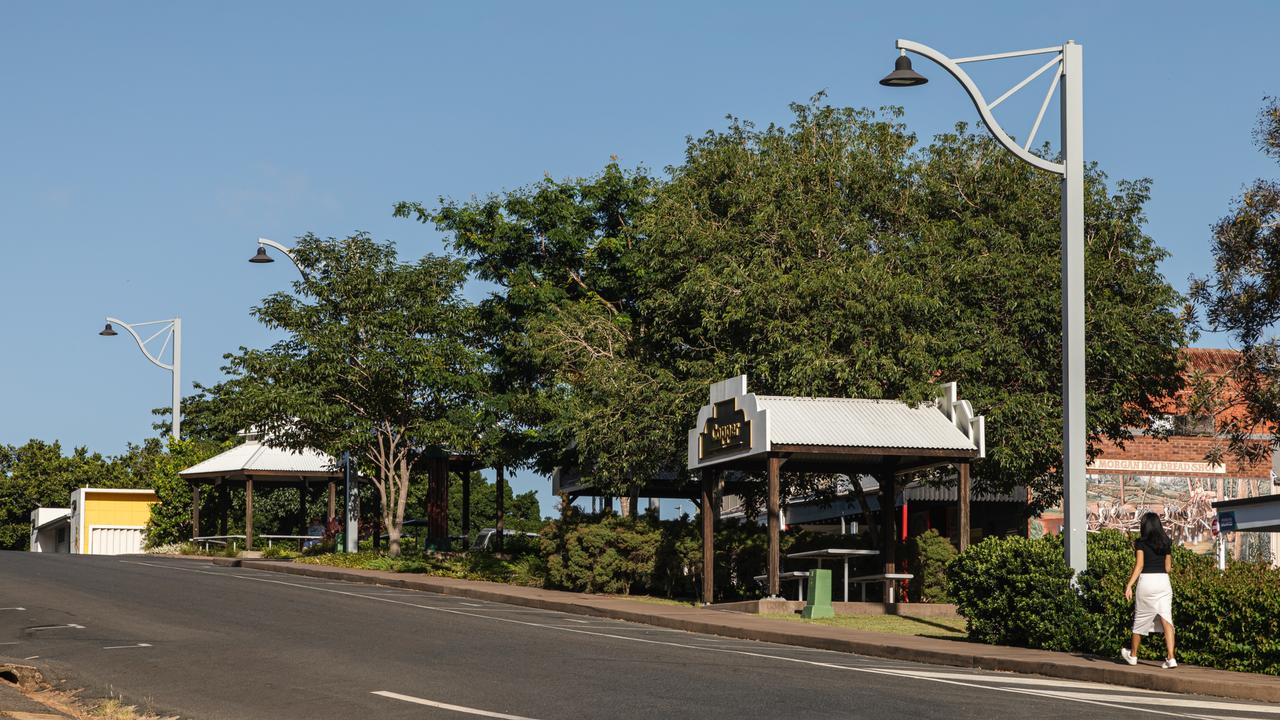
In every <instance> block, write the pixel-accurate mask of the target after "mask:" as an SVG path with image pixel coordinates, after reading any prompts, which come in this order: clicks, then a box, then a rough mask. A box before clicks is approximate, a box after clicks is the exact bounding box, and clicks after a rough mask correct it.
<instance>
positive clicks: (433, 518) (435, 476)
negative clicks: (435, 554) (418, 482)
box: [427, 457, 449, 550]
mask: <svg viewBox="0 0 1280 720" xmlns="http://www.w3.org/2000/svg"><path fill="white" fill-rule="evenodd" d="M427 538H428V542H429V543H431V544H432V545H433V546H434V547H435V549H437V550H447V549H449V458H447V457H442V458H441V457H435V458H431V459H430V462H429V463H428V465H427Z"/></svg>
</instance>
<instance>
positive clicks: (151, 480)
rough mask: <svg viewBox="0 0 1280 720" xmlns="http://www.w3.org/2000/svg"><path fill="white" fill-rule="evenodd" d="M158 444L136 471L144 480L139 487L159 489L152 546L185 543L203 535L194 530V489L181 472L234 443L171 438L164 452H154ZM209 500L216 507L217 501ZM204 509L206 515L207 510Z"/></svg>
mask: <svg viewBox="0 0 1280 720" xmlns="http://www.w3.org/2000/svg"><path fill="white" fill-rule="evenodd" d="M156 444H158V443H156ZM154 445H155V444H153V445H152V448H153V450H152V452H151V453H148V457H146V458H145V460H143V461H142V462H139V463H138V464H137V466H136V471H135V472H137V473H138V474H137V476H136V477H138V479H139V480H140V481H141V483H140V485H139V486H140V487H149V488H151V489H153V490H155V492H156V499H157V500H158V501H159V502H157V503H156V504H155V505H152V506H151V519H150V520H149V521H148V522H147V545H148V547H156V546H158V545H165V544H168V543H176V542H182V541H185V540H187V539H189V538H191V537H192V536H194V535H198V534H200V533H199V532H197V531H196V530H198V528H197V529H193V528H192V527H191V486H190V485H189V484H188V483H187V482H186V481H185V480H183V479H182V478H181V477H179V475H178V473H179V472H181V471H183V470H185V469H187V468H189V467H191V466H192V465H195V464H196V463H198V462H201V461H204V460H207V459H209V458H210V457H213V456H214V455H216V454H218V453H219V452H222V451H223V450H226V449H228V448H229V447H230V446H231V443H224V444H217V443H210V442H205V441H199V440H173V439H172V438H170V439H168V440H167V441H166V444H165V445H164V446H163V448H162V449H161V451H160V452H154ZM206 500H207V501H209V502H208V503H207V504H209V505H212V500H213V498H206ZM201 510H202V514H203V513H204V509H203V507H202V509H201ZM202 524H203V523H202Z"/></svg>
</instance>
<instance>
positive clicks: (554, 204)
mask: <svg viewBox="0 0 1280 720" xmlns="http://www.w3.org/2000/svg"><path fill="white" fill-rule="evenodd" d="M792 109H793V113H794V117H793V120H792V122H791V123H790V124H789V125H787V126H781V125H770V126H768V127H766V128H758V127H756V126H754V125H753V124H752V123H750V122H747V121H744V120H739V119H734V118H731V119H730V120H729V123H728V126H727V127H726V128H724V129H721V130H712V131H708V132H707V133H705V134H704V135H702V136H699V137H694V138H690V139H689V140H688V142H687V146H686V151H685V157H684V160H683V162H682V163H680V164H679V165H676V166H673V167H670V168H668V169H667V177H666V178H665V179H662V180H658V179H654V178H651V177H649V176H648V175H647V174H646V172H645V171H644V170H643V169H638V170H635V171H630V172H628V171H625V170H622V169H620V168H618V167H617V166H616V165H615V164H610V165H608V166H606V168H605V169H604V171H602V172H601V173H600V174H599V175H597V176H594V177H590V178H585V179H580V180H574V181H563V182H556V181H551V180H544V181H542V182H541V183H538V184H535V185H533V186H530V187H528V188H523V189H520V190H516V191H513V192H511V193H508V194H506V195H504V196H495V197H489V198H484V199H480V200H475V201H471V202H468V203H462V204H459V203H454V202H449V201H445V202H443V203H442V204H441V206H440V207H439V208H437V209H435V210H429V209H426V208H424V207H423V206H421V205H414V204H402V205H401V206H399V209H398V210H399V212H400V213H401V214H414V215H416V217H417V218H418V219H419V220H422V221H424V222H433V223H435V224H436V226H437V227H438V228H440V229H441V230H443V231H445V232H446V233H448V234H449V237H450V238H451V240H452V242H453V245H454V247H455V249H457V250H458V251H460V252H462V253H463V254H464V255H465V256H466V257H467V258H468V262H469V264H470V265H471V267H473V268H477V269H479V271H480V273H481V275H482V277H485V278H486V279H489V280H492V281H494V282H496V283H497V285H498V289H497V290H495V292H494V293H493V294H492V295H491V297H490V298H488V299H487V300H486V305H487V306H488V307H489V309H490V314H492V315H495V316H500V317H502V318H503V319H504V322H506V323H508V325H507V328H506V330H505V331H504V332H503V334H502V336H501V337H500V338H499V339H498V340H497V342H499V344H500V345H501V346H502V350H501V352H502V353H504V354H503V355H501V356H500V357H499V358H498V360H497V362H498V363H499V364H501V365H503V366H504V367H507V365H506V364H507V363H511V362H512V358H518V359H519V361H520V362H519V364H518V365H517V364H515V363H513V364H512V365H511V366H510V367H512V368H514V369H518V371H519V373H520V374H521V377H522V378H524V380H523V382H522V383H521V385H520V388H519V390H520V394H521V397H522V402H523V403H525V406H526V407H530V408H537V412H531V413H528V414H527V415H525V416H524V421H525V423H526V424H527V425H528V426H529V427H542V428H544V431H543V432H544V435H543V439H544V440H545V442H544V444H543V445H542V446H541V447H538V448H536V452H537V453H538V457H539V461H540V463H539V464H541V465H543V466H546V465H551V464H555V463H556V462H557V461H559V460H561V459H562V458H563V457H564V455H565V451H566V449H568V448H572V449H573V455H575V456H576V460H577V462H578V463H579V464H580V465H581V467H582V470H583V474H584V477H589V478H591V479H592V481H593V482H594V483H595V484H596V485H597V486H599V487H602V488H604V489H606V490H608V491H610V492H615V493H618V494H621V493H624V492H626V490H627V489H628V488H630V487H633V486H635V485H637V484H641V483H643V482H645V481H647V480H648V479H650V478H652V477H654V476H655V474H657V473H658V472H661V471H663V470H671V469H682V468H683V467H684V457H683V450H684V446H685V442H684V437H685V431H686V429H687V427H688V425H689V423H690V422H691V421H692V418H693V417H694V416H695V414H696V409H697V407H698V406H699V405H701V404H702V403H703V402H704V401H705V400H704V398H705V392H706V387H707V385H708V384H709V383H711V382H714V381H717V380H720V379H723V378H725V377H729V376H732V375H736V374H739V373H745V374H747V375H748V376H749V378H750V383H751V387H752V389H753V390H754V391H756V392H760V393H769V394H793V395H810V396H812V395H825V396H854V397H875V398H901V399H904V400H907V401H917V400H923V399H926V398H928V397H929V396H930V394H931V393H932V391H933V390H932V387H933V386H934V385H935V384H936V383H939V382H946V381H951V380H956V381H959V383H960V387H961V393H962V395H963V396H964V397H966V398H968V399H970V400H972V401H973V403H974V407H975V408H976V409H977V410H978V411H979V412H982V413H985V414H986V416H987V421H988V422H987V428H988V447H989V449H990V453H989V458H988V459H987V461H985V462H983V463H980V464H979V465H978V466H977V467H976V468H975V486H976V487H977V488H979V489H985V490H1006V489H1008V488H1009V487H1011V486H1013V485H1017V484H1025V485H1030V486H1032V487H1033V488H1034V489H1035V490H1036V491H1037V493H1038V497H1039V498H1040V500H1041V503H1042V504H1052V503H1053V502H1056V500H1057V499H1058V497H1059V496H1060V483H1061V479H1060V478H1059V477H1058V476H1057V470H1056V468H1057V466H1058V465H1059V464H1060V458H1061V449H1060V446H1061V430H1060V428H1061V400H1060V389H1061V371H1060V367H1061V365H1060V348H1061V345H1060V335H1061V331H1060V328H1061V325H1060V322H1061V320H1060V296H1059V280H1058V267H1059V262H1058V254H1059V248H1058V245H1059V225H1058V205H1059V194H1058V184H1057V180H1056V178H1054V177H1052V176H1048V175H1046V174H1043V173H1039V172H1037V171H1035V170H1034V169H1032V168H1031V167H1030V166H1026V165H1024V164H1021V163H1020V162H1019V161H1018V160H1017V159H1016V158H1013V157H1012V156H1010V155H1009V154H1008V153H1007V152H1004V151H1002V150H1001V149H1000V148H999V147H998V146H996V145H995V144H994V143H993V142H992V141H989V140H988V139H986V138H985V136H981V137H980V136H977V135H975V134H973V133H970V132H969V131H968V130H967V129H965V128H964V127H963V126H961V127H959V128H958V129H957V131H956V132H954V133H949V134H945V135H941V136H939V137H937V138H935V139H934V140H933V141H932V142H931V143H929V144H927V145H925V146H923V147H918V146H917V143H916V138H915V137H914V136H913V135H912V134H910V133H909V132H908V131H907V130H906V128H905V126H904V125H903V124H902V122H901V113H900V112H899V111H897V110H892V109H890V110H886V111H881V112H874V111H869V110H856V109H849V108H835V107H831V106H828V105H825V104H823V102H822V98H821V97H820V96H819V97H817V98H815V99H814V101H813V102H811V103H809V104H797V105H794V106H793V108H792ZM601 187H605V188H608V189H609V190H610V193H605V194H603V195H602V194H601V193H600V192H599V189H600V188H601ZM602 197H607V198H610V201H609V202H602V201H601V198H602ZM1147 197H1148V184H1147V183H1146V182H1145V181H1144V182H1131V183H1123V182H1122V183H1118V184H1117V185H1116V187H1115V189H1114V190H1112V189H1110V188H1109V187H1108V184H1107V181H1106V177H1105V176H1104V175H1103V174H1102V173H1101V171H1099V170H1098V169H1097V168H1091V169H1090V171H1089V176H1088V192H1087V207H1086V224H1087V228H1086V242H1087V244H1088V246H1087V248H1086V254H1087V259H1086V268H1087V270H1086V272H1087V293H1088V297H1087V301H1086V302H1087V317H1088V327H1087V333H1088V342H1089V346H1088V357H1087V360H1088V375H1089V386H1088V402H1089V411H1090V416H1089V419H1090V426H1089V430H1090V433H1089V434H1090V440H1091V442H1096V441H1097V440H1099V439H1100V438H1104V437H1105V438H1109V439H1112V440H1118V441H1123V440H1125V439H1127V438H1128V433H1129V428H1132V427H1135V426H1141V425H1142V424H1143V423H1144V422H1145V421H1146V419H1147V417H1148V416H1149V415H1151V414H1153V411H1154V409H1155V407H1156V403H1157V402H1158V400H1159V399H1160V398H1162V397H1166V396H1167V395H1169V394H1170V393H1171V392H1173V391H1174V390H1175V389H1176V387H1177V385H1178V382H1179V381H1178V373H1177V362H1178V361H1177V349H1178V348H1179V347H1180V346H1181V345H1182V343H1183V339H1184V338H1183V332H1182V325H1181V323H1180V320H1179V318H1178V316H1177V314H1176V313H1175V308H1176V307H1177V305H1178V303H1179V302H1180V298H1179V296H1178V295H1177V293H1176V292H1175V291H1174V290H1173V289H1172V288H1171V287H1170V286H1169V285H1168V283H1167V282H1165V280H1164V278H1162V277H1161V276H1160V275H1159V272H1158V270H1157V263H1158V262H1159V261H1160V260H1161V259H1162V258H1163V257H1164V255H1165V253H1164V251H1163V250H1162V249H1160V248H1159V247H1158V246H1157V245H1156V244H1155V243H1154V242H1153V241H1152V240H1151V238H1150V237H1148V236H1147V235H1146V234H1145V233H1144V232H1143V230H1142V225H1143V223H1144V220H1145V218H1144V216H1143V205H1144V203H1145V202H1146V200H1147ZM623 200H625V201H623ZM602 219H607V220H608V222H604V221H603V220H602ZM505 353H510V355H506V354H505ZM517 414H519V413H518V412H517Z"/></svg>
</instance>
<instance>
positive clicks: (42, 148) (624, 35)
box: [0, 0, 1280, 511]
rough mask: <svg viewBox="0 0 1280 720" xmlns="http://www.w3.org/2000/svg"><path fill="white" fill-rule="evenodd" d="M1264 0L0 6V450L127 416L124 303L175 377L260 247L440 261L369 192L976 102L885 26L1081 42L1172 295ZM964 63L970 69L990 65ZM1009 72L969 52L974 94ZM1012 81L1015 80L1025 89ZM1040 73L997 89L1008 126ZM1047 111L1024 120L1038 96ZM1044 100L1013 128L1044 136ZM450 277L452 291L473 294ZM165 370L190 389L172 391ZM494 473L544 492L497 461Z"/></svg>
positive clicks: (933, 126)
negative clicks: (885, 80) (1011, 89)
mask: <svg viewBox="0 0 1280 720" xmlns="http://www.w3.org/2000/svg"><path fill="white" fill-rule="evenodd" d="M1278 27H1280V3H1276V2H1266V1H1263V0H1256V1H1253V2H1231V3H1205V2H1116V1H1115V0H1111V1H1109V2H1072V3H1062V2H1058V3H1051V2H1046V3H1026V2H999V3H994V2H993V3H956V2H924V1H921V2H911V3H889V2H858V3H854V2H843V3H835V2H811V3H778V2H719V3H712V2H707V3H691V2H644V3H632V4H626V5H622V4H614V3H602V2H583V3H558V2H538V3H516V2H509V3H496V2H465V3H464V2H457V3H452V4H449V5H445V4H428V3H424V2H413V3H390V2H367V3H353V2H341V3H339V2H271V3H262V2H252V3H250V2H217V3H173V2H129V3H87V2H74V3H73V2H55V1H50V0H40V1H38V2H21V1H18V0H9V1H8V2H5V3H4V4H3V5H2V6H0V68H3V73H2V74H0V78H3V80H0V82H3V111H0V143H2V144H3V145H2V146H0V268H2V272H3V282H2V283H0V303H2V307H3V313H4V320H5V323H4V335H3V337H4V342H3V346H2V347H3V352H0V398H2V401H0V442H5V443H13V444H18V443H22V442H24V441H25V440H27V439H28V438H32V437H38V438H44V439H48V440H53V439H58V440H61V441H62V442H63V444H64V446H68V447H70V446H74V445H87V446H88V447H89V448H90V449H92V450H97V451H101V452H104V453H110V454H114V453H118V452H120V451H122V450H124V448H125V446H126V444H127V443H128V442H130V441H134V442H137V441H140V440H141V439H143V438H144V437H146V436H147V435H148V434H150V433H151V430H150V425H151V422H152V421H153V418H152V417H151V416H150V414H149V413H148V411H149V410H150V408H153V407H157V406H162V405H167V404H168V402H169V395H168V392H169V390H168V377H167V374H166V373H164V372H162V371H161V370H159V369H158V368H155V367H153V366H151V365H149V364H148V363H147V362H146V361H145V359H144V358H143V357H142V355H141V354H140V353H138V351H137V349H136V348H135V347H134V346H133V344H132V342H131V341H130V340H129V339H128V338H127V337H123V336H122V337H118V338H114V339H106V338H101V337H99V336H98V335H97V332H98V330H99V329H100V328H101V326H102V322H103V316H104V315H108V314H110V315H115V316H117V317H120V318H122V319H124V320H126V321H128V322H137V321H143V320H154V319H160V318H167V317H172V316H173V315H180V316H181V317H182V318H183V322H184V333H185V336H186V337H185V342H184V346H183V353H184V366H185V368H184V370H185V372H184V375H185V378H184V379H185V380H186V381H188V383H189V382H190V381H191V380H199V381H202V382H205V383H212V382H216V381H217V380H218V379H219V367H220V365H221V355H222V354H223V353H224V352H227V351H231V350H234V349H235V348H237V347H238V346H240V345H250V346H260V345H264V344H266V343H268V342H269V341H270V340H271V339H272V338H271V336H270V335H268V334H267V333H266V332H265V331H263V330H262V329H261V328H260V327H259V326H257V325H256V324H255V322H254V321H253V320H252V319H251V318H250V317H249V315H248V309H249V308H250V307H251V306H252V305H253V304H255V303H256V302H257V301H258V300H259V299H260V298H261V297H262V296H263V295H265V294H267V293H269V292H272V291H275V290H277V289H280V288H283V287H285V285H286V283H288V282H289V281H290V280H292V279H293V277H292V273H293V270H292V268H291V267H289V266H288V265H287V264H284V263H277V264H275V265H270V266H265V267H262V266H255V265H250V264H249V263H247V262H245V260H246V259H247V258H248V257H249V256H250V255H251V254H252V252H253V250H254V247H255V245H254V240H255V239H256V238H257V237H259V236H264V237H268V238H272V239H275V240H279V241H283V242H288V241H290V240H291V239H292V238H293V237H295V236H297V235H300V234H302V233H304V232H308V231H312V232H315V233H317V234H320V235H336V236H342V235H346V234H349V233H351V232H352V231H355V230H367V231H370V232H372V233H373V234H374V235H376V236H377V237H379V238H383V239H390V240H394V241H395V242H397V244H398V246H399V248H400V250H401V252H402V254H404V255H407V256H416V255H419V254H421V253H423V252H427V251H439V250H441V245H440V238H439V237H438V236H437V235H435V234H434V233H433V232H432V231H431V230H430V229H428V228H424V227H422V226H419V225H416V224H414V223H411V222H408V221H404V220H396V219H393V218H392V217H391V213H390V211H391V206H392V203H394V202H395V201H397V200H402V199H410V200H424V201H430V200H433V199H435V198H436V197H439V196H442V195H443V196H450V197H454V198H467V197H470V196H472V195H483V194H487V193H490V192H496V191H501V190H504V189H510V188H514V187H518V186H520V185H524V184H527V183H529V182H532V181H535V180H537V179H539V178H541V177H542V176H543V175H544V174H550V175H553V176H556V177H565V176H581V175H588V174H591V173H593V172H595V171H596V170H598V169H599V168H600V167H601V166H602V165H603V164H604V163H606V162H607V161H608V159H609V157H610V156H611V155H616V156H618V158H619V159H620V161H621V162H622V163H623V164H625V165H637V164H643V165H646V166H648V167H650V168H653V169H657V170H660V169H661V168H663V167H664V166H666V165H668V164H670V163H674V162H678V161H679V160H680V158H681V156H682V152H683V145H684V138H685V137H686V136H687V135H690V134H699V133H701V132H703V131H704V130H706V129H708V128H712V127H721V126H723V118H724V116H725V115H726V114H728V113H732V114H734V115H737V116H739V117H743V118H747V119H751V120H754V121H756V122H757V123H758V124H765V123H768V122H770V121H779V122H785V121H786V120H787V119H788V111H787V103H788V102H791V101H794V100H805V99H807V98H808V97H809V96H810V95H812V94H813V93H814V92H815V91H818V90H824V89H825V90H826V91H827V92H828V93H829V96H830V101H831V102H833V103H836V104H848V105H855V106H870V107H878V106H881V105H885V104H901V105H903V106H905V107H906V111H907V115H906V121H907V123H908V124H909V125H910V126H911V128H912V129H913V130H914V131H916V132H917V133H918V134H919V135H920V136H921V137H922V138H928V137H929V136H931V135H932V134H934V133H936V132H940V131H943V130H946V129H949V128H950V127H951V125H952V124H953V123H954V122H956V121H959V120H967V121H976V113H975V112H974V109H973V107H972V106H971V105H970V104H969V103H968V101H967V99H966V97H965V95H964V94H963V91H962V90H961V89H960V87H959V85H958V84H957V83H955V82H954V81H952V80H951V79H950V78H948V77H946V76H945V75H944V74H943V73H942V72H941V71H940V70H938V69H937V68H934V67H930V66H929V63H927V62H926V61H923V60H917V64H916V67H917V69H919V70H921V71H923V72H924V73H925V74H927V75H930V76H931V77H932V78H933V80H934V82H932V83H930V84H929V85H927V86H925V87H923V88H917V89H913V90H890V89H886V88H882V87H880V86H879V85H878V84H876V81H877V80H878V79H879V78H880V77H881V76H883V75H884V74H885V73H886V72H888V70H889V69H891V66H892V62H893V59H894V57H895V55H896V51H895V50H894V49H893V42H894V39H895V38H898V37H906V38H909V39H913V40H917V41H919V42H923V43H925V44H928V45H931V46H933V47H935V48H937V49H939V50H940V51H942V52H944V53H947V54H949V55H951V56H953V57H958V56H963V55H976V54H986V53H991V52H999V51H1004V50H1016V49H1025V48H1035V47H1044V46H1049V45H1056V44H1059V43H1061V42H1063V41H1065V40H1067V39H1074V40H1076V41H1077V42H1079V43H1082V44H1083V45H1084V57H1085V72H1086V77H1087V80H1086V84H1085V122H1086V130H1085V132H1086V145H1085V157H1086V159H1088V160H1096V161H1098V162H1099V163H1101V165H1102V166H1103V168H1104V169H1105V170H1106V171H1107V172H1108V173H1109V174H1110V175H1111V177H1112V178H1113V179H1118V178H1137V177H1151V178H1153V179H1154V181H1155V195H1154V198H1153V199H1152V202H1151V203H1150V205H1149V214H1150V223H1149V228H1148V229H1149V231H1150V233H1151V234H1152V235H1153V236H1154V237H1155V238H1156V239H1157V241H1158V242H1160V243H1161V244H1162V245H1164V246H1165V247H1166V248H1168V249H1169V250H1171V251H1172V253H1173V257H1172V258H1171V259H1170V260H1169V261H1168V262H1167V263H1166V264H1165V266H1164V270H1165V273H1166V275H1167V276H1168V277H1169V279H1170V280H1171V281H1172V282H1173V283H1174V285H1175V286H1177V287H1179V288H1183V287H1185V284H1186V278H1187V276H1188V275H1189V274H1191V273H1193V272H1195V273H1202V272H1205V271H1206V270H1207V269H1208V267H1209V263H1210V255H1209V252H1208V240H1209V226H1210V224H1211V223H1213V222H1214V221H1215V220H1216V219H1217V218H1219V217H1220V216H1222V215H1223V214H1224V213H1225V211H1226V209H1227V206H1228V202H1229V200H1230V199H1231V198H1232V197H1233V196H1234V195H1236V194H1237V193H1238V192H1239V191H1240V189H1241V187H1242V186H1243V184H1245V183H1246V182H1248V181H1250V180H1252V179H1253V178H1255V177H1258V176H1263V175H1270V176H1274V175H1275V174H1277V168H1276V167H1275V165H1274V163H1271V162H1270V161H1267V160H1265V159H1264V158H1263V157H1262V156H1261V154H1260V153H1258V152H1257V151H1256V150H1255V149H1254V147H1253V145H1252V141H1251V137H1250V131H1251V129H1252V127H1253V125H1254V122H1255V119H1256V117H1257V111H1258V109H1259V107H1260V104H1261V99H1262V97H1263V96H1264V95H1276V94H1280V80H1278V79H1277V78H1278V77H1280V76H1277V75H1276V72H1275V54H1274V53H1275V45H1276V41H1277V35H1276V28H1278ZM983 65H991V64H990V63H987V64H983ZM1037 66H1038V63H1037V62H1036V61H1035V60H1034V59H1032V60H1030V61H1027V62H1022V61H1008V63H1007V66H1006V67H991V68H988V67H983V66H970V67H975V68H976V70H979V71H980V72H975V75H976V76H977V77H978V79H979V82H980V83H981V84H982V86H983V88H984V91H985V92H986V93H987V94H988V96H989V97H995V96H997V95H998V94H1000V93H1002V92H1003V91H1004V90H1005V89H1006V88H1007V87H1008V86H1010V85H1012V84H1013V82H1015V81H1016V80H1018V79H1019V78H1020V77H1022V75H1024V74H1026V73H1027V72H1029V71H1030V70H1033V69H1035V67H1037ZM1036 88H1039V89H1036ZM1043 88H1044V86H1043V85H1041V84H1040V83H1039V82H1037V83H1036V84H1035V85H1034V86H1033V87H1032V88H1028V90H1026V91H1024V92H1023V93H1021V94H1019V96H1017V97H1015V98H1014V99H1013V100H1010V101H1009V102H1007V103H1006V104H1005V105H1003V106H1001V108H1000V112H1001V115H1000V117H1001V120H1002V122H1005V123H1006V125H1007V127H1008V129H1009V130H1010V132H1011V133H1013V134H1015V135H1018V136H1021V135H1024V134H1025V133H1026V132H1027V129H1028V128H1029V127H1030V124H1031V121H1032V119H1033V118H1034V115H1035V110H1036V108H1037V107H1038V105H1039V102H1040V99H1041V97H1042V94H1043ZM1051 114H1052V112H1051ZM1056 134H1057V125H1056V122H1054V120H1053V119H1052V118H1051V119H1050V120H1049V121H1047V122H1046V124H1045V128H1044V129H1042V130H1041V133H1040V137H1042V138H1044V137H1048V138H1051V139H1053V138H1056ZM476 292H478V290H477V291H476ZM187 387H188V389H189V388H190V386H189V384H188V386H187ZM516 486H517V489H528V488H537V489H539V490H540V491H541V496H542V498H543V503H544V509H545V510H547V511H549V510H550V504H549V502H548V492H547V488H546V484H545V482H544V481H543V480H541V479H540V478H536V477H534V476H532V475H530V474H528V473H525V474H524V475H523V476H522V477H521V478H519V479H518V481H517V482H516Z"/></svg>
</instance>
